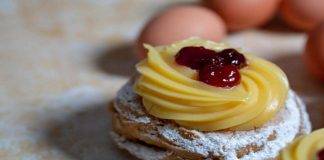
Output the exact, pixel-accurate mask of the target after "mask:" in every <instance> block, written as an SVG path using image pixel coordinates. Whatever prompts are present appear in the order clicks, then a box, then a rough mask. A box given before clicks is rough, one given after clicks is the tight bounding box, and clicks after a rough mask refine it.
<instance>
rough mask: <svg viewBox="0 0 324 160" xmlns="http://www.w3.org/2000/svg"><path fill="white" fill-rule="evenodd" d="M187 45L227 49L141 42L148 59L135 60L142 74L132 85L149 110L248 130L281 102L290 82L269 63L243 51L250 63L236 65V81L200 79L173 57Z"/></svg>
mask: <svg viewBox="0 0 324 160" xmlns="http://www.w3.org/2000/svg"><path fill="white" fill-rule="evenodd" d="M187 46H202V47H204V48H207V49H212V50H215V51H217V52H218V51H222V50H223V49H226V48H229V47H228V46H226V45H225V44H221V43H215V42H212V41H206V40H202V39H197V38H190V39H187V40H183V41H180V42H177V43H174V44H171V45H169V46H160V47H152V46H150V45H145V48H146V49H147V50H148V54H147V59H144V60H142V61H141V62H139V63H138V64H137V65H136V69H137V71H138V72H139V73H140V74H141V76H140V77H139V79H138V80H137V81H136V83H135V85H134V90H135V92H136V93H137V94H139V95H140V96H141V97H142V98H143V100H142V101H143V105H144V107H145V109H146V110H147V112H148V113H149V114H151V115H153V116H155V117H158V118H161V119H170V120H174V121H175V122H176V123H178V124H179V125H181V126H185V127H188V128H193V129H197V130H200V131H215V130H223V129H231V130H250V129H253V128H255V127H259V126H261V125H262V124H264V123H265V122H267V121H268V120H269V119H271V118H272V117H273V116H274V115H275V114H276V112H277V111H278V110H279V109H280V108H281V107H283V106H284V103H285V100H286V96H287V92H288V89H289V85H288V81H287V78H286V75H285V74H284V73H283V71H282V70H281V69H280V68H278V67H277V66H276V65H274V64H273V63H271V62H268V61H266V60H263V59H260V58H257V57H255V56H253V55H249V54H246V53H243V54H244V56H245V57H246V58H247V63H248V65H247V66H246V67H244V68H242V69H240V74H241V82H240V84H239V85H237V86H235V87H232V88H219V87H214V86H210V85H207V84H205V83H203V82H200V81H198V80H197V71H195V70H192V69H190V68H188V67H185V66H181V65H178V64H177V63H176V62H175V55H176V54H177V52H178V51H179V50H180V49H181V48H183V47H187ZM240 52H241V51H240ZM241 53H242V52H241Z"/></svg>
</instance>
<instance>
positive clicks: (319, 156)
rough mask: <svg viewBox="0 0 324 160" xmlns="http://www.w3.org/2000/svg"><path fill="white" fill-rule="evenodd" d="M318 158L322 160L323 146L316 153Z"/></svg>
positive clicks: (323, 156)
mask: <svg viewBox="0 0 324 160" xmlns="http://www.w3.org/2000/svg"><path fill="white" fill-rule="evenodd" d="M317 159H318V160H324V148H323V149H322V150H320V151H319V152H318V153H317Z"/></svg>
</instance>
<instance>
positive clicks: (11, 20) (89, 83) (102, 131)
mask: <svg viewBox="0 0 324 160" xmlns="http://www.w3.org/2000/svg"><path fill="white" fill-rule="evenodd" d="M175 2H176V1H174V0H155V1H150V0H109V1H108V0H107V1H103V0H99V1H94V0H93V1H92V0H54V1H42V0H33V1H32V0H26V1H19V0H2V1H0V159H1V160H16V159H17V160H18V159H19V160H43V159H44V160H45V159H46V160H51V159H53V160H54V159H55V160H56V159H68V160H69V159H71V160H72V159H83V160H102V159H114V160H124V159H130V156H129V155H128V154H127V153H126V152H124V151H120V150H118V149H117V148H116V146H115V145H114V144H113V143H112V141H111V139H110V138H109V131H110V117H109V115H108V114H107V112H106V108H107V106H108V104H109V103H110V102H111V100H112V99H113V98H114V96H115V94H116V91H117V90H118V89H119V88H120V87H121V86H122V85H123V84H124V83H125V82H126V81H127V79H128V78H129V77H130V76H131V75H132V74H133V73H134V68H133V65H134V64H135V63H136V61H137V60H136V58H135V57H134V52H135V51H134V49H133V41H134V39H135V37H136V35H137V34H138V31H139V29H140V28H141V26H142V25H143V23H144V22H145V21H146V20H147V19H148V18H149V17H150V15H152V14H153V13H155V12H157V11H158V10H161V9H163V8H164V7H166V6H168V5H170V4H171V3H175ZM305 38H306V37H305V35H304V34H303V33H297V32H293V31H291V30H289V29H287V28H286V27H284V26H283V25H282V24H280V22H273V23H271V24H269V25H267V26H266V27H262V28H259V29H253V30H247V31H243V32H237V33H231V34H230V36H229V37H228V38H227V39H225V40H224V41H225V42H227V43H230V44H231V45H233V46H235V47H242V48H244V49H245V50H247V51H251V52H253V53H255V54H258V55H260V56H263V57H265V58H268V59H270V60H272V61H273V62H275V63H276V64H278V65H279V66H281V67H282V68H283V70H285V71H286V73H287V75H288V77H289V80H290V84H291V87H292V88H293V89H294V90H296V91H297V92H298V94H300V95H301V96H302V98H303V99H304V100H305V102H306V103H307V105H308V110H309V111H310V115H311V120H312V122H313V126H314V128H320V127H324V116H323V114H324V109H323V108H324V85H323V83H320V82H318V81H316V80H314V79H312V78H311V77H310V76H309V74H308V73H307V72H306V69H305V67H304V65H303V63H302V61H301V53H302V50H303V46H304V43H305Z"/></svg>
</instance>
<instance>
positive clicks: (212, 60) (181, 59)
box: [175, 46, 247, 88]
mask: <svg viewBox="0 0 324 160" xmlns="http://www.w3.org/2000/svg"><path fill="white" fill-rule="evenodd" d="M175 61H176V62H177V63H178V64H179V65H184V66H187V67H189V68H191V69H195V70H198V72H199V79H198V80H200V81H201V82H204V83H206V84H209V85H212V86H216V87H224V88H230V87H234V86H236V85H238V84H239V82H240V79H241V76H240V74H239V71H238V69H240V68H243V67H245V66H246V65H247V64H246V59H245V57H244V55H242V54H240V53H239V52H238V51H236V50H235V49H224V50H222V51H220V52H216V51H214V50H211V49H206V48H204V47H202V46H199V47H195V46H189V47H184V48H181V49H180V51H179V52H178V53H177V54H176V55H175Z"/></svg>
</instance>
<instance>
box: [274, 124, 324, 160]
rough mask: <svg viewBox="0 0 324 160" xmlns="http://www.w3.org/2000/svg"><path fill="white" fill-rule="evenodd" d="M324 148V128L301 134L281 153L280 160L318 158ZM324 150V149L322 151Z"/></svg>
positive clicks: (313, 159)
mask: <svg viewBox="0 0 324 160" xmlns="http://www.w3.org/2000/svg"><path fill="white" fill-rule="evenodd" d="M323 149H324V128H323V129H319V130H316V131H314V132H313V133H311V134H309V135H304V136H300V137H299V138H297V139H296V140H295V141H294V142H293V143H292V144H290V145H289V146H288V147H286V148H285V149H284V150H282V151H281V153H280V157H279V159H280V160H316V159H317V154H318V152H320V151H322V150H323ZM322 152H323V151H322Z"/></svg>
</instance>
